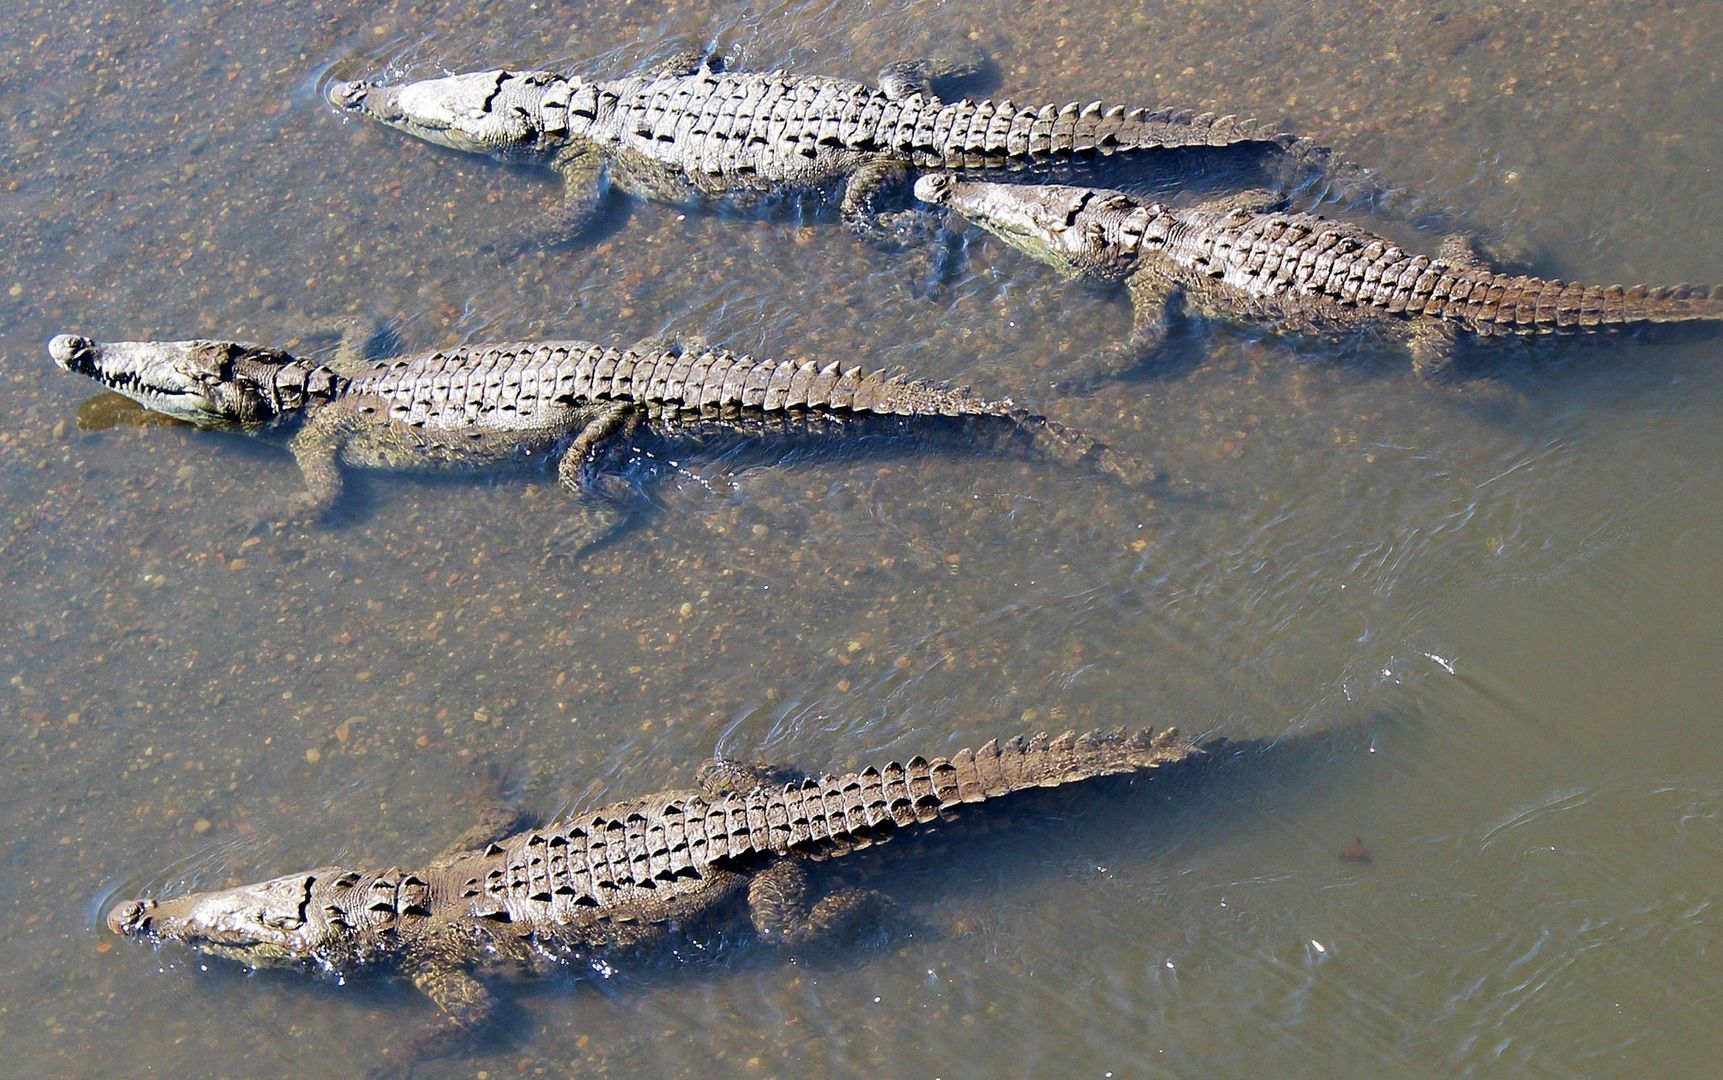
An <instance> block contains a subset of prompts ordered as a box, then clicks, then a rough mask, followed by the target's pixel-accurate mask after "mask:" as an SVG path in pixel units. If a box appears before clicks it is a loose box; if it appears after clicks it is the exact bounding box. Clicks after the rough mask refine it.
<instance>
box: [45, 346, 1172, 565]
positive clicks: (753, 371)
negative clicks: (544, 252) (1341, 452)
mask: <svg viewBox="0 0 1723 1080" xmlns="http://www.w3.org/2000/svg"><path fill="white" fill-rule="evenodd" d="M48 351H49V353H50V354H51V355H52V356H53V359H54V362H55V363H57V364H59V365H60V366H61V367H62V368H65V369H66V370H68V371H72V372H77V373H78V374H82V375H87V376H90V377H91V378H93V379H96V380H97V381H98V382H100V383H102V384H103V385H104V386H106V387H108V388H110V389H112V390H116V391H118V392H119V393H121V394H124V395H126V396H127V397H130V398H133V399H135V400H137V401H139V402H141V403H142V404H144V405H146V406H148V407H149V408H151V409H154V410H157V411H159V412H162V413H166V414H168V415H171V416H175V417H179V418H182V419H185V420H189V421H191V422H193V423H196V424H199V425H204V426H218V427H221V426H225V427H237V428H241V429H244V430H248V431H255V432H261V433H270V434H280V435H283V436H286V437H287V438H288V447H289V449H290V450H291V451H292V453H293V456H294V459H295V460H296V461H297V463H298V465H299V471H300V473H301V474H302V475H303V477H304V480H305V486H306V491H305V492H304V493H302V494H301V495H299V496H297V497H295V498H293V499H292V500H291V501H290V502H289V504H288V505H287V506H286V507H284V508H283V511H284V514H285V516H287V517H290V518H307V517H309V518H316V517H321V516H322V515H324V514H326V513H327V512H328V511H329V510H330V509H331V508H332V507H333V506H334V504H335V501H336V499H337V497H338V496H339V495H340V492H341V486H342V476H341V468H340V466H341V465H342V464H346V465H351V466H358V467H369V468H378V469H402V470H405V469H446V468H459V467H486V466H499V465H506V464H509V463H513V462H522V461H530V460H533V459H535V458H537V459H546V458H556V457H557V456H559V455H560V463H559V464H558V466H557V474H558V476H559V478H560V479H561V481H562V483H563V485H564V486H565V487H567V488H568V489H569V490H571V491H572V492H574V493H575V494H577V495H581V496H583V498H582V501H581V503H580V504H578V505H579V507H580V510H579V512H578V513H576V514H571V515H570V517H571V518H572V519H573V520H572V521H571V522H570V523H569V525H568V526H567V530H568V531H567V532H566V533H565V535H564V536H563V537H562V541H563V543H564V545H569V546H571V547H570V550H573V551H579V550H580V549H582V548H584V547H585V546H587V545H590V544H592V543H595V542H597V541H598V540H600V539H602V538H604V537H605V536H606V535H607V534H608V533H610V532H611V531H613V530H614V529H615V528H616V527H618V526H619V525H620V524H621V522H622V521H623V519H624V518H625V516H626V515H625V513H624V510H623V507H622V505H620V504H621V501H622V500H623V498H624V497H625V495H626V491H619V490H617V489H618V488H627V485H622V484H619V483H617V482H616V478H615V477H606V476H604V475H603V474H601V472H600V469H599V467H600V466H601V465H602V464H603V463H604V462H605V460H606V458H607V457H609V456H611V455H612V454H614V453H615V452H617V451H619V450H621V449H622V448H624V447H625V446H627V445H628V444H629V442H630V440H631V439H632V438H633V437H634V436H635V435H636V434H637V433H638V432H641V431H643V430H644V431H645V432H646V433H648V434H656V435H658V436H661V437H667V438H672V439H677V438H684V439H699V438H702V437H710V436H720V437H721V436H724V435H739V436H772V435H783V436H791V435H797V434H808V433H812V434H818V433H821V432H824V431H840V432H841V431H847V430H850V429H852V428H858V427H862V426H864V425H868V426H875V427H877V426H879V425H886V426H906V425H915V426H917V427H918V428H926V429H931V428H933V427H936V426H939V425H942V424H944V425H950V424H956V425H958V426H959V428H960V430H961V432H962V433H963V434H965V435H967V436H970V437H973V438H979V439H982V440H985V441H988V442H990V443H991V444H992V445H995V446H1001V445H1008V444H1010V443H1013V442H1016V443H1022V444H1027V446H1028V447H1030V448H1032V449H1033V450H1035V451H1039V452H1041V453H1045V454H1047V455H1048V456H1051V457H1053V458H1055V459H1058V460H1061V461H1065V462H1067V463H1069V464H1074V465H1082V466H1087V467H1091V468H1094V469H1096V470H1097V471H1099V472H1102V473H1105V474H1107V475H1110V476H1112V477H1114V478H1115V479H1118V480H1120V481H1122V482H1125V483H1128V484H1132V485H1136V484H1140V483H1143V482H1146V481H1148V480H1152V479H1153V473H1152V471H1151V470H1147V469H1146V468H1144V467H1140V466H1133V465H1131V464H1129V463H1127V462H1124V461H1122V460H1121V459H1120V458H1119V457H1118V456H1117V455H1115V454H1114V453H1113V452H1112V451H1111V450H1109V449H1108V448H1107V447H1105V446H1103V445H1102V444H1100V443H1098V442H1096V441H1095V440H1093V439H1091V438H1089V437H1087V436H1085V435H1082V434H1080V433H1079V432H1076V431H1073V430H1071V429H1068V428H1065V427H1063V426H1062V425H1060V424H1057V423H1055V422H1053V421H1050V420H1047V419H1045V418H1043V417H1040V416H1035V415H1031V414H1030V413H1028V412H1027V411H1025V410H1023V409H1021V408H1018V407H1017V406H1016V405H1014V404H1013V403H1012V402H1011V401H1010V400H1009V399H1005V400H989V399H987V398H983V397H981V396H979V395H977V394H975V393H973V392H972V391H970V390H968V389H966V388H961V387H949V386H943V385H939V384H935V383H930V382H923V381H919V380H913V379H909V378H906V377H905V376H903V375H901V374H899V375H891V376H888V375H887V374H886V373H885V372H883V371H875V372H872V373H863V371H862V370H861V369H860V368H855V367H852V368H848V369H844V368H841V367H840V365H839V364H837V363H835V362H834V363H830V364H826V365H823V366H822V365H818V364H815V363H813V362H811V361H809V362H802V363H795V362H791V361H778V360H764V359H760V360H757V359H754V358H753V357H749V356H737V355H734V354H732V353H728V352H723V351H718V350H696V351H687V352H678V351H676V350H672V349H663V348H658V347H646V346H643V347H641V348H638V349H617V348H608V347H605V346H603V345H597V344H593V343H591V342H585V341H541V342H512V343H507V344H498V345H469V346H461V347H459V348H453V349H443V350H437V351H434V352H428V353H421V354H419V355H415V356H408V357H398V358H393V359H385V360H368V359H365V358H364V357H363V355H362V354H360V353H359V351H358V350H357V348H356V347H354V346H353V345H352V344H351V343H344V345H343V348H342V350H341V352H340V354H339V355H338V357H337V358H336V360H334V361H333V362H331V363H328V364H324V363H319V362H317V361H314V360H309V359H302V358H300V357H296V356H294V355H292V354H290V353H286V352H282V351H280V350H277V349H270V348H264V347H262V346H258V345H247V344H243V343H240V342H232V341H122V342H108V343H106V344H101V343H97V342H95V341H92V340H90V339H89V338H87V337H80V336H76V335H72V334H62V335H59V336H58V337H55V338H54V339H53V340H52V341H50V342H49V343H48Z"/></svg>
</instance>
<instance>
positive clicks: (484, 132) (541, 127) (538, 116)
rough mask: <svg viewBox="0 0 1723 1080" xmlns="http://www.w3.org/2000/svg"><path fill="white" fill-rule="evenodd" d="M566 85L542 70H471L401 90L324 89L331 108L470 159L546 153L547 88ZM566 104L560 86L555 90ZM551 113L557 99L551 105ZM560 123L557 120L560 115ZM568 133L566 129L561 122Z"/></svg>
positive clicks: (360, 86) (362, 85) (344, 85)
mask: <svg viewBox="0 0 1723 1080" xmlns="http://www.w3.org/2000/svg"><path fill="white" fill-rule="evenodd" d="M559 85H560V86H561V87H564V88H566V87H567V85H568V84H567V83H566V82H565V81H563V80H561V79H560V78H559V77H558V76H556V75H553V74H552V73H550V72H547V71H526V72H516V71H506V70H501V69H499V70H496V71H474V72H468V73H466V74H463V75H448V76H444V77H442V78H438V79H422V80H420V81H418V82H410V83H402V84H401V85H399V86H374V85H372V84H370V83H365V82H349V83H337V84H335V85H332V86H331V87H330V88H329V101H330V104H332V105H334V106H335V107H336V108H338V109H340V110H342V111H343V112H346V113H353V114H356V115H359V116H364V117H368V118H370V119H372V120H375V121H377V122H378V123H381V124H387V125H388V126H389V127H392V128H399V129H400V130H402V131H405V132H406V133H407V134H409V135H412V136H415V137H416V138H420V139H423V140H425V141H426V142H430V143H435V144H437V145H438V146H446V147H448V148H450V149H451V150H461V151H464V152H467V153H473V154H495V155H498V156H501V157H507V158H510V159H512V160H533V159H537V158H542V157H546V156H548V155H549V154H550V153H551V152H553V151H554V146H550V145H546V144H547V143H548V142H550V141H551V139H550V136H551V135H553V134H556V133H554V132H552V131H550V130H549V128H550V127H551V125H549V124H547V123H546V119H547V114H546V113H545V109H544V106H545V105H546V104H547V102H546V97H547V94H546V88H547V87H552V86H559ZM561 99H562V100H566V89H564V90H562V91H561ZM551 104H552V108H553V109H555V108H556V102H555V101H553V102H551ZM559 119H560V117H559ZM564 129H565V130H566V125H564Z"/></svg>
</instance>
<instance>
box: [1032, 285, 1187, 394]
mask: <svg viewBox="0 0 1723 1080" xmlns="http://www.w3.org/2000/svg"><path fill="white" fill-rule="evenodd" d="M1125 286H1126V288H1128V289H1129V290H1130V294H1131V332H1130V334H1129V335H1127V336H1126V338H1125V340H1123V341H1118V342H1113V343H1112V344H1109V345H1105V346H1102V348H1101V349H1100V351H1099V352H1097V353H1096V355H1095V359H1094V361H1092V362H1091V363H1090V364H1089V365H1087V367H1086V368H1085V369H1084V370H1082V371H1080V372H1079V373H1078V374H1077V376H1076V377H1074V378H1070V379H1065V380H1062V381H1060V382H1057V383H1055V384H1054V389H1055V390H1056V391H1058V392H1059V393H1087V392H1089V391H1091V390H1093V389H1095V388H1096V387H1097V386H1099V385H1100V384H1101V383H1103V382H1107V381H1110V380H1112V379H1116V378H1118V377H1119V376H1121V375H1123V374H1125V373H1126V372H1128V371H1130V370H1131V369H1132V368H1136V367H1141V366H1143V365H1145V364H1147V363H1148V362H1149V361H1150V360H1152V359H1153V358H1154V355H1155V353H1157V352H1159V351H1160V348H1161V346H1162V345H1164V344H1166V340H1167V329H1168V326H1169V325H1170V323H1171V322H1172V310H1173V305H1174V303H1175V302H1176V301H1177V299H1178V295H1179V289H1178V286H1177V285H1175V284H1174V283H1172V282H1170V281H1168V280H1167V279H1166V278H1164V277H1162V276H1161V275H1159V274H1155V273H1147V272H1145V273H1138V274H1135V275H1133V276H1132V277H1130V278H1129V279H1127V280H1126V282H1125Z"/></svg>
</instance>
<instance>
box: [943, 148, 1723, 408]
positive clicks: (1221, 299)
mask: <svg viewBox="0 0 1723 1080" xmlns="http://www.w3.org/2000/svg"><path fill="white" fill-rule="evenodd" d="M916 196H917V197H918V198H920V199H922V200H923V201H925V202H928V203H932V204H935V205H938V206H946V207H949V208H951V209H952V210H955V211H957V212H958V213H959V214H962V215H963V216H964V217H966V218H968V219H969V220H971V221H974V222H975V223H976V224H978V225H980V226H981V227H982V228H984V229H986V230H987V231H988V232H990V233H993V234H994V235H996V236H998V237H999V238H1000V239H1002V240H1004V241H1005V242H1006V243H1008V244H1010V245H1011V246H1013V247H1016V248H1018V249H1020V250H1022V251H1025V252H1027V253H1029V254H1030V255H1032V256H1034V257H1035V258H1037V259H1040V260H1042V261H1044V262H1048V263H1051V264H1053V265H1054V266H1056V267H1059V268H1060V269H1061V270H1063V271H1064V272H1066V273H1068V274H1070V275H1072V276H1074V277H1092V278H1100V279H1104V280H1109V281H1123V282H1124V283H1125V285H1126V287H1127V288H1129V290H1130V295H1131V301H1132V305H1133V307H1134V309H1135V324H1134V326H1133V329H1132V331H1131V335H1130V338H1129V340H1128V341H1127V342H1126V343H1124V344H1123V345H1120V346H1116V347H1114V348H1113V349H1111V350H1109V351H1107V353H1106V354H1105V355H1104V357H1103V360H1102V362H1101V363H1100V364H1099V365H1098V366H1099V368H1100V369H1101V371H1102V372H1103V373H1105V374H1116V373H1117V372H1119V371H1122V370H1124V369H1125V368H1128V367H1130V366H1132V365H1134V364H1136V363H1139V362H1141V361H1143V360H1144V359H1147V358H1148V357H1150V356H1152V355H1153V354H1154V353H1155V351H1156V350H1158V349H1160V348H1161V346H1162V344H1163V342H1164V341H1165V338H1166V334H1167V328H1168V316H1169V312H1170V310H1171V308H1172V307H1173V305H1174V304H1175V302H1182V303H1183V305H1184V307H1186V308H1187V309H1189V310H1191V311H1193V312H1194V313H1196V314H1199V315H1203V316H1208V317H1212V318H1219V319H1233V320H1239V319H1250V320H1255V321H1260V322H1264V323H1266V324H1268V325H1270V326H1271V327H1273V328H1274V329H1275V330H1277V331H1281V332H1285V333H1339V332H1347V331H1367V332H1373V333H1379V334H1382V335H1385V336H1388V337H1392V338H1395V339H1398V340H1400V341H1403V342H1405V343H1406V344H1407V345H1408V346H1409V348H1410V351H1411V354H1412V367H1413V370H1414V371H1415V372H1417V373H1418V374H1419V375H1421V376H1425V377H1430V376H1435V375H1439V374H1443V373H1446V372H1448V371H1449V370H1450V368H1451V365H1452V363H1453V360H1454V357H1455V353H1456V346H1457V345H1458V344H1459V340H1460V337H1461V335H1466V336H1467V337H1478V338H1484V337H1507V336H1514V337H1519V338H1531V337H1542V336H1550V335H1557V334H1589V333H1595V332H1599V331H1606V330H1616V329H1622V328H1629V327H1634V326H1639V325H1644V324H1648V323H1675V322H1691V321H1700V320H1717V319H1723V288H1717V289H1713V288H1708V287H1705V286H1691V285H1678V286H1672V287H1658V286H1646V285H1634V286H1630V287H1625V288H1624V287H1623V286H1620V285H1608V286H1598V285H1580V284H1575V283H1571V282H1563V281H1555V280H1547V279H1543V278H1536V277H1526V276H1522V275H1514V274H1504V273H1498V272H1497V271H1495V270H1493V269H1492V268H1491V267H1490V266H1488V265H1487V264H1486V263H1485V262H1484V261H1483V260H1482V259H1481V258H1480V257H1479V256H1478V255H1477V253H1476V252H1475V251H1474V250H1473V249H1472V247H1471V245H1470V244H1469V243H1468V242H1467V241H1466V240H1465V238H1463V237H1458V236H1452V237H1449V238H1447V240H1445V241H1444V242H1443V244H1442V248H1441V252H1440V254H1438V255H1437V256H1436V257H1434V258H1431V257H1430V256H1428V255H1416V254H1413V253H1412V252H1409V251H1406V250H1404V249H1402V248H1400V247H1399V246H1398V245H1396V244H1394V243H1392V242H1390V241H1388V240H1386V239H1384V238H1382V237H1380V236H1376V235H1374V234H1372V233H1370V232H1368V231H1366V230H1364V229H1362V228H1359V227H1358V226H1356V225H1350V224H1347V223H1345V222H1339V221H1330V220H1328V219H1326V218H1322V217H1319V216H1317V215H1315V214H1307V213H1288V212H1278V211H1275V210H1273V209H1272V207H1274V206H1275V205H1276V203H1277V202H1278V197H1277V196H1275V195H1273V194H1271V193H1268V192H1262V191H1249V192H1243V193H1240V194H1237V195H1233V196H1231V197H1228V198H1223V199H1217V200H1212V201H1209V202H1205V203H1201V204H1199V205H1196V206H1191V207H1184V208H1180V207H1173V206H1167V205H1165V204H1163V203H1157V202H1149V201H1146V200H1143V199H1139V198H1137V197H1135V196H1132V195H1129V194H1126V193H1124V192H1121V191H1105V190H1097V189H1094V188H1083V187H1070V186H1065V185H1055V184H1047V185H1026V184H1025V185H1017V184H995V183H988V182H984V181H967V180H960V179H958V178H956V177H953V176H949V175H943V174H933V175H928V176H924V177H922V178H921V179H920V180H919V181H917V182H916Z"/></svg>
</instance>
